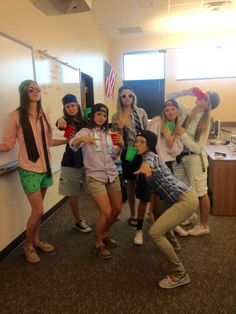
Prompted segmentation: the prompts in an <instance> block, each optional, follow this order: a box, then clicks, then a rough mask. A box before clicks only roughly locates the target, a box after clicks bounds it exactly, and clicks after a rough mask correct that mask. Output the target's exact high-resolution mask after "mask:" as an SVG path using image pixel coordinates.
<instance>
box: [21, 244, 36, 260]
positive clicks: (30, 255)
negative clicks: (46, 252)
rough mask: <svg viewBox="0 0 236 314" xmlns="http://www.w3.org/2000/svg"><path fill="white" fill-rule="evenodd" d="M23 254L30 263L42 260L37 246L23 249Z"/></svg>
mask: <svg viewBox="0 0 236 314" xmlns="http://www.w3.org/2000/svg"><path fill="white" fill-rule="evenodd" d="M22 253H23V255H25V257H26V259H27V261H28V262H30V263H37V262H39V261H40V257H39V256H38V254H37V252H36V250H35V248H34V247H33V246H31V247H30V248H29V249H24V248H23V249H22Z"/></svg>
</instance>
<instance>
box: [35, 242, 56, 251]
mask: <svg viewBox="0 0 236 314" xmlns="http://www.w3.org/2000/svg"><path fill="white" fill-rule="evenodd" d="M34 246H35V248H36V249H39V250H41V251H43V252H51V251H53V250H55V247H54V246H53V245H52V244H50V243H48V242H46V241H39V243H37V245H36V244H35V245H34Z"/></svg>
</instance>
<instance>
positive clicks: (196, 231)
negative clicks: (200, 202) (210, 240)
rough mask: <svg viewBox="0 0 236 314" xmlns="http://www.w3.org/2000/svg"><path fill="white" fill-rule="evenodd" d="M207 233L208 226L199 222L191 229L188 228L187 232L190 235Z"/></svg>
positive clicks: (208, 231)
mask: <svg viewBox="0 0 236 314" xmlns="http://www.w3.org/2000/svg"><path fill="white" fill-rule="evenodd" d="M209 233H210V229H209V227H204V226H203V225H201V224H199V225H196V226H195V227H194V228H193V229H190V230H188V234H190V235H191V236H200V235H204V234H209Z"/></svg>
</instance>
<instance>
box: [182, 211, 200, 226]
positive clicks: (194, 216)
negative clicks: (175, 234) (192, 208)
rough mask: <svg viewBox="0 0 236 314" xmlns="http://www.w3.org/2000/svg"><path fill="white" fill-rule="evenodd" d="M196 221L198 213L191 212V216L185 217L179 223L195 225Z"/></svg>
mask: <svg viewBox="0 0 236 314" xmlns="http://www.w3.org/2000/svg"><path fill="white" fill-rule="evenodd" d="M197 223H198V215H197V214H196V213H193V214H192V216H190V217H189V218H187V219H186V220H185V221H183V222H182V223H181V226H187V225H190V224H192V225H196V224H197Z"/></svg>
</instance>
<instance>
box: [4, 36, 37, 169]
mask: <svg viewBox="0 0 236 314" xmlns="http://www.w3.org/2000/svg"><path fill="white" fill-rule="evenodd" d="M26 79H34V62H33V49H32V47H31V46H29V45H27V44H25V43H23V42H21V41H20V40H18V39H16V38H13V37H11V36H9V35H7V34H5V33H2V32H0V95H1V98H0V142H2V138H3V134H4V129H5V127H6V123H7V117H8V113H9V112H11V111H13V110H15V109H16V108H17V107H18V106H19V92H18V86H19V84H20V83H21V82H22V81H24V80H26ZM17 154H18V147H17V145H16V147H15V148H14V149H13V150H12V151H10V152H7V153H1V154H0V174H2V173H5V172H8V171H10V170H12V169H14V168H15V167H16V163H17Z"/></svg>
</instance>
